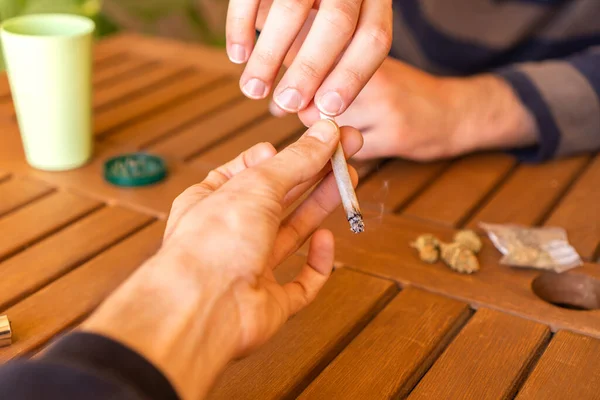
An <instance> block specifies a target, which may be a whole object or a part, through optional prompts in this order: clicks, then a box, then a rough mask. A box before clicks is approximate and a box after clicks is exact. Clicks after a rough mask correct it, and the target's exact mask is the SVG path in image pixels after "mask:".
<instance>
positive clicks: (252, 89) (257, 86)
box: [242, 78, 267, 99]
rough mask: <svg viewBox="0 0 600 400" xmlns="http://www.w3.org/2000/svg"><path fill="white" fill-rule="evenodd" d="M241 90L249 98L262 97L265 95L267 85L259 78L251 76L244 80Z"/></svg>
mask: <svg viewBox="0 0 600 400" xmlns="http://www.w3.org/2000/svg"><path fill="white" fill-rule="evenodd" d="M242 91H243V92H244V94H245V95H246V96H248V97H250V98H251V99H262V98H264V97H265V96H266V95H267V85H266V84H265V83H264V82H263V81H261V80H260V79H256V78H252V79H250V80H249V81H248V82H246V84H245V85H244V87H243V88H242Z"/></svg>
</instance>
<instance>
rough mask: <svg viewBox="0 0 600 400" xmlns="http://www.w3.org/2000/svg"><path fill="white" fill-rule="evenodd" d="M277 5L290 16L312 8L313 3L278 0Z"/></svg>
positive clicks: (302, 0)
mask: <svg viewBox="0 0 600 400" xmlns="http://www.w3.org/2000/svg"><path fill="white" fill-rule="evenodd" d="M275 4H277V6H278V7H281V8H282V9H283V10H284V11H285V12H286V13H288V14H296V13H299V12H303V11H304V10H306V9H307V8H311V7H312V1H310V0H276V3H275Z"/></svg>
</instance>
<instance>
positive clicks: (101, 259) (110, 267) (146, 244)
mask: <svg viewBox="0 0 600 400" xmlns="http://www.w3.org/2000/svg"><path fill="white" fill-rule="evenodd" d="M164 228H165V226H164V224H163V223H154V224H152V225H150V226H149V227H147V228H144V229H143V230H142V231H140V232H139V233H136V234H135V235H133V236H131V237H130V238H128V239H127V240H125V241H123V242H121V243H119V244H118V245H116V246H114V247H111V248H110V249H108V250H107V251H105V252H104V253H102V254H100V255H99V256H98V257H96V258H94V259H92V260H91V261H89V262H87V263H86V264H84V265H82V266H81V267H79V268H77V269H76V270H74V271H73V272H71V273H69V274H67V275H66V276H64V277H63V278H61V279H59V280H57V281H55V282H53V283H51V284H50V285H48V286H46V287H45V288H43V289H42V290H40V291H38V292H36V293H34V294H33V295H31V296H29V297H27V298H26V299H25V300H23V301H21V302H20V303H17V304H16V305H14V306H12V307H10V308H9V309H8V310H6V315H8V316H9V317H10V320H11V321H12V327H13V332H14V337H13V344H12V345H11V346H10V347H5V348H2V349H0V362H5V361H8V360H10V359H12V358H14V357H17V356H21V355H24V354H27V353H29V352H32V351H34V350H36V349H38V348H39V347H40V346H42V345H43V344H44V343H46V342H47V341H48V340H50V339H52V338H53V337H54V336H55V335H57V334H59V333H60V332H61V331H63V330H64V329H66V328H68V327H69V326H71V325H73V324H75V323H77V322H78V321H80V320H81V319H82V318H84V317H85V316H86V315H88V314H89V313H90V312H92V311H93V310H94V308H96V307H97V306H98V304H100V302H102V300H104V299H105V298H106V296H108V295H109V294H110V293H111V292H112V291H113V290H114V289H115V288H116V287H117V286H118V285H120V284H121V283H122V282H123V281H124V280H125V279H126V278H127V277H128V276H129V275H130V274H131V273H132V272H133V271H135V270H136V269H137V268H138V267H139V266H140V265H141V264H142V263H143V262H144V261H145V260H146V259H148V258H149V257H150V256H151V255H152V254H153V253H154V252H155V251H156V250H157V249H158V247H159V245H160V242H161V240H162V234H163V232H164ZM75 288H76V289H75Z"/></svg>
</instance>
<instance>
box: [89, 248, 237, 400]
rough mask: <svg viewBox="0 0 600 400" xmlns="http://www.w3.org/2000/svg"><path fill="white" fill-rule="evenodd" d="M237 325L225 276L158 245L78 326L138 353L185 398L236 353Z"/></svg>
mask: <svg viewBox="0 0 600 400" xmlns="http://www.w3.org/2000/svg"><path fill="white" fill-rule="evenodd" d="M239 326H240V323H239V316H238V311H237V304H236V301H235V297H234V296H233V293H232V289H231V282H228V281H227V280H226V278H225V277H222V276H219V275H217V274H214V273H211V272H210V271H208V270H205V269H204V268H202V266H200V265H197V260H196V259H194V258H192V257H190V256H189V255H188V254H185V253H181V252H179V251H172V250H171V249H165V248H163V249H161V251H159V253H157V254H156V255H155V256H154V257H153V258H152V259H150V260H149V261H148V262H146V263H145V264H144V265H143V266H142V267H140V269H139V270H138V271H137V272H136V273H135V275H134V276H132V277H131V278H130V279H129V280H128V281H127V282H126V283H125V284H124V285H123V286H121V287H120V288H118V289H117V291H116V292H115V293H114V294H113V295H112V296H110V297H109V298H108V299H107V300H106V302H105V303H104V304H102V305H101V307H99V308H98V310H97V311H96V312H95V313H94V314H93V315H92V316H91V317H90V318H89V319H88V320H87V321H86V322H85V323H84V324H83V325H82V329H83V330H86V331H89V332H93V333H97V334H101V335H104V336H107V337H110V338H112V339H114V340H117V341H119V342H121V343H123V344H124V345H126V346H128V347H130V348H131V349H133V350H134V351H136V352H138V353H139V354H141V355H142V356H144V357H145V358H146V359H147V360H149V361H150V362H152V363H153V364H154V365H155V366H156V367H157V368H159V369H160V370H161V371H162V372H163V373H164V374H165V376H166V377H167V378H168V379H169V381H171V383H172V384H173V386H174V387H175V388H176V390H177V391H178V393H179V395H180V396H181V397H182V398H184V399H186V398H200V397H203V396H204V395H206V393H208V391H209V389H210V387H211V385H212V383H213V382H214V381H215V380H216V378H217V376H218V375H219V373H220V372H221V371H222V369H223V368H224V367H225V365H226V364H227V363H228V362H229V361H230V360H231V359H232V358H233V357H234V356H235V354H236V351H237V346H238V342H239V337H240V333H239Z"/></svg>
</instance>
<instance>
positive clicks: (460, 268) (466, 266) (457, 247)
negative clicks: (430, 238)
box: [440, 242, 479, 274]
mask: <svg viewBox="0 0 600 400" xmlns="http://www.w3.org/2000/svg"><path fill="white" fill-rule="evenodd" d="M440 250H441V257H442V260H444V262H445V263H446V265H448V267H450V268H451V269H452V270H454V271H456V272H460V273H461V274H471V273H473V272H476V271H479V261H478V260H477V256H475V253H473V251H472V250H470V249H469V248H467V247H465V246H464V245H462V244H461V243H456V242H455V243H450V244H446V243H441V244H440Z"/></svg>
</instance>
